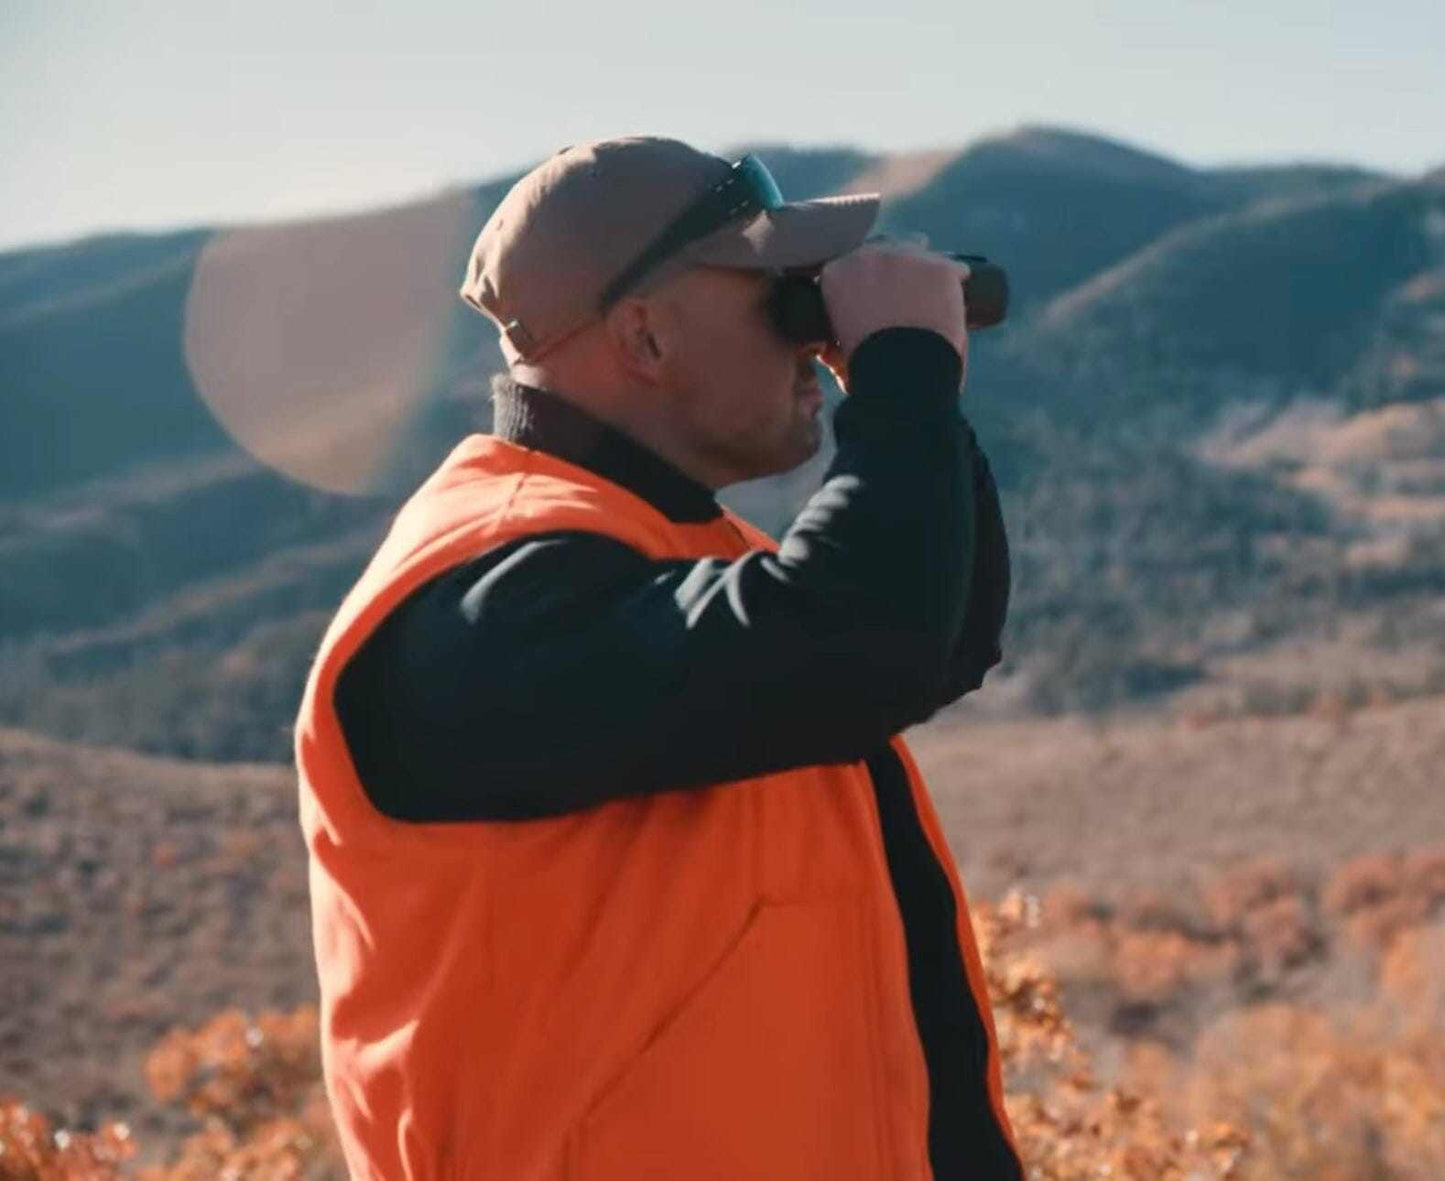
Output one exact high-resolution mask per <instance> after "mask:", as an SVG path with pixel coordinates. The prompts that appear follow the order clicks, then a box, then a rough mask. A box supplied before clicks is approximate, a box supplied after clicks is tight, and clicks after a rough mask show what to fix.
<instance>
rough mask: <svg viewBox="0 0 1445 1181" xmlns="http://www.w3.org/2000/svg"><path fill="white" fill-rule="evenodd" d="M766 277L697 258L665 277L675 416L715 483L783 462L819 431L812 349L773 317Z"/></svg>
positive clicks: (804, 449) (799, 453)
mask: <svg viewBox="0 0 1445 1181" xmlns="http://www.w3.org/2000/svg"><path fill="white" fill-rule="evenodd" d="M771 287H772V276H771V274H770V273H768V272H765V271H753V270H742V269H735V268H731V267H712V266H698V267H693V268H690V269H689V270H687V271H685V272H683V273H682V274H681V275H680V276H678V278H677V280H676V282H675V283H674V284H673V285H672V291H673V300H672V307H673V310H674V312H675V314H676V317H677V319H676V321H675V327H676V328H677V332H676V335H675V337H674V341H673V343H674V347H675V349H676V354H675V356H674V357H673V358H672V360H673V362H674V364H675V368H674V372H673V381H672V385H673V388H674V390H675V391H676V396H677V397H678V399H679V401H678V404H677V406H676V414H674V415H672V416H671V417H672V418H673V422H674V426H675V428H676V429H677V430H678V431H680V432H682V433H683V434H684V436H685V438H684V439H683V440H680V441H682V442H685V443H686V445H687V446H688V447H689V448H690V449H691V450H692V451H693V452H694V453H695V454H696V455H698V457H699V458H700V459H702V460H703V461H704V462H705V463H706V465H707V467H708V468H709V470H712V471H715V472H717V473H719V475H718V477H717V478H716V479H715V480H714V481H713V483H714V485H715V486H718V487H721V486H722V485H723V484H724V483H737V482H738V481H740V480H749V479H755V478H757V477H760V476H768V475H773V474H775V473H777V472H785V471H789V470H791V469H792V468H795V467H797V466H798V465H799V464H801V463H804V462H806V461H807V460H808V459H810V458H811V457H812V456H813V455H814V454H815V453H816V452H817V450H818V448H819V446H821V444H822V440H823V420H822V406H823V391H822V387H821V385H820V384H819V381H818V374H817V371H816V369H815V368H814V364H813V361H812V358H813V357H814V356H816V354H817V352H818V350H819V348H820V347H821V343H820V344H818V345H797V344H793V343H791V342H789V341H787V340H785V339H784V338H783V337H782V336H780V335H779V334H778V332H777V330H776V329H775V328H774V327H773V326H772V324H771V322H770V320H769V318H768V311H767V298H768V293H769V291H770V290H771Z"/></svg>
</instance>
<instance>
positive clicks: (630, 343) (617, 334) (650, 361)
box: [607, 297, 666, 381]
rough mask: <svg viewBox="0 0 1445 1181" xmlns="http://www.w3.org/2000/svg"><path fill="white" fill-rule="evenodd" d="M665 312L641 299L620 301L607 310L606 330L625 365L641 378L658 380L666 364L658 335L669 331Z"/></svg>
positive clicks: (625, 298)
mask: <svg viewBox="0 0 1445 1181" xmlns="http://www.w3.org/2000/svg"><path fill="white" fill-rule="evenodd" d="M662 319H663V313H662V312H661V309H660V308H659V307H658V305H657V304H656V303H654V302H651V301H648V300H646V299H641V298H627V297H624V298H623V299H621V300H619V301H618V303H617V305H616V306H615V307H613V308H611V309H610V310H609V311H608V313H607V330H608V334H609V335H610V336H611V337H612V341H613V345H614V347H615V348H616V350H617V354H618V356H619V358H620V359H621V361H622V364H623V366H624V367H625V368H626V369H627V370H628V371H629V372H631V373H635V374H637V375H638V376H639V377H644V378H647V379H648V380H651V381H656V380H657V379H658V377H659V375H660V374H661V371H662V369H663V367H664V365H665V356H664V354H665V349H664V347H663V345H662V344H661V343H660V341H659V336H660V335H663V334H665V333H666V326H665V325H664V324H663V323H662Z"/></svg>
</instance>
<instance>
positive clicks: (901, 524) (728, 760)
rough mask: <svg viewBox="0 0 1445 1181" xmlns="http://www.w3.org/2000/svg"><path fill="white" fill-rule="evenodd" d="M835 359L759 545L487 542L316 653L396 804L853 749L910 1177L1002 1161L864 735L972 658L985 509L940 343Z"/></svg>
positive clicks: (547, 409) (500, 400)
mask: <svg viewBox="0 0 1445 1181" xmlns="http://www.w3.org/2000/svg"><path fill="white" fill-rule="evenodd" d="M849 370H850V392H849V395H848V396H847V397H846V398H844V399H843V402H842V403H841V404H840V406H839V407H838V409H837V410H836V411H835V413H834V419H833V424H834V433H835V436H836V439H837V443H838V450H837V454H836V456H835V458H834V460H833V462H832V464H831V466H830V467H829V468H828V470H827V472H826V473H825V475H824V477H823V482H822V486H821V487H820V488H819V490H818V491H817V493H815V494H814V496H813V497H812V498H811V499H810V500H809V501H808V503H807V504H806V505H805V506H804V507H803V509H802V511H801V512H799V514H798V516H797V518H796V519H795V520H794V522H793V524H792V526H791V527H790V528H789V529H788V531H787V532H786V534H785V535H784V536H783V537H782V539H781V543H780V548H779V550H778V552H777V553H776V554H769V553H766V552H762V551H753V552H751V553H749V554H747V555H744V556H743V557H741V558H738V559H736V560H735V561H731V562H728V561H725V560H723V559H721V558H705V559H701V560H696V561H694V560H676V561H653V560H652V559H650V558H648V557H647V556H645V555H643V554H642V553H640V552H638V551H636V550H633V549H631V548H630V547H629V546H627V545H626V544H624V543H622V542H620V541H618V540H616V539H615V538H611V537H604V536H601V535H598V534H591V533H582V532H558V533H550V534H545V535H534V536H529V537H525V538H522V539H520V540H516V541H513V542H510V543H506V544H503V545H499V546H497V547H496V548H495V549H493V550H491V551H489V552H487V553H485V554H483V555H480V556H479V557H477V558H475V559H473V560H471V561H469V562H466V563H464V564H462V565H460V566H458V567H456V568H454V569H452V570H450V571H447V572H445V573H444V574H442V575H440V576H438V577H436V578H434V579H432V580H431V581H430V582H428V583H426V584H425V585H423V586H422V587H420V588H419V589H418V590H416V591H415V592H413V593H412V594H411V595H410V596H409V597H408V598H407V599H406V600H405V601H404V602H403V603H402V604H401V605H400V606H399V607H397V608H396V609H395V610H394V611H393V612H392V613H391V614H390V615H389V616H388V617H387V619H385V620H384V621H383V622H382V624H381V625H380V626H379V627H378V628H377V629H376V630H375V631H374V632H373V633H372V635H371V636H370V637H368V639H367V640H366V642H365V643H363V645H362V646H361V647H360V649H359V650H358V651H357V652H356V654H355V655H354V656H353V657H352V659H351V660H350V661H349V662H348V664H347V666H346V667H345V668H344V669H343V670H342V673H341V675H340V677H339V679H338V685H337V690H336V708H337V714H338V717H339V718H340V721H341V726H342V730H343V733H344V735H345V737H346V740H347V743H348V746H349V748H350V750H351V753H352V757H353V760H354V762H355V764H356V766H357V769H358V771H359V774H360V777H361V780H362V783H363V785H364V787H365V789H366V791H367V793H368V795H369V796H370V798H371V799H372V801H373V802H374V804H375V805H376V807H377V808H378V809H380V810H381V811H382V812H383V813H385V814H386V815H388V816H391V817H393V818H395V819H397V820H399V821H447V820H503V821H519V820H525V819H526V818H528V817H533V816H544V815H555V814H558V813H562V812H567V811H572V810H576V809H581V808H586V807H588V806H590V805H592V804H596V803H599V802H602V801H604V800H607V799H611V798H615V797H616V796H619V795H622V794H629V793H638V792H646V791H651V790H672V789H677V788H684V787H689V786H697V785H704V784H709V783H718V782H723V781H727V780H732V779H739V778H744V777H748V776H753V775H759V774H764V773H767V772H770V771H775V770H781V769H784V768H788V767H793V766H800V765H808V764H813V763H826V762H853V761H857V760H859V759H866V760H867V763H868V767H869V770H870V772H871V774H872V778H873V781H874V784H875V789H876V792H877V796H878V803H879V812H880V818H881V827H882V839H883V843H884V847H885V850H886V853H887V857H888V862H889V867H890V871H891V875H892V878H893V883H894V889H895V893H896V895H897V898H898V903H899V910H900V914H901V916H902V919H903V924H904V930H905V935H906V938H907V944H908V951H909V962H910V969H911V989H912V993H913V1001H914V1011H915V1015H916V1017H917V1020H918V1025H919V1033H920V1038H921V1040H922V1042H923V1046H924V1051H925V1057H926V1059H927V1061H928V1065H929V1075H930V1090H931V1094H932V1098H933V1104H932V1112H931V1117H930V1147H931V1151H932V1155H933V1160H934V1169H935V1173H936V1175H937V1177H938V1178H939V1181H945V1179H947V1178H952V1177H961V1176H965V1175H966V1176H970V1177H979V1178H994V1177H999V1178H1004V1177H1009V1178H1012V1177H1017V1176H1020V1175H1021V1171H1020V1170H1019V1169H1018V1167H1017V1162H1016V1161H1015V1160H1014V1158H1013V1155H1012V1153H1011V1152H1010V1151H1009V1150H1008V1147H1007V1144H1006V1142H1005V1140H1004V1138H1003V1137H1002V1135H1001V1133H1000V1131H999V1129H998V1128H997V1127H996V1125H995V1122H994V1119H993V1116H992V1113H991V1109H990V1107H989V1104H988V1102H987V1098H986V1095H985V1093H984V1090H983V1088H984V1070H983V1054H984V1052H985V1050H986V1041H985V1038H984V1035H983V1028H982V1024H981V1019H980V1017H979V1014H978V1013H977V1012H976V1010H975V1008H974V1006H973V1003H972V994H971V992H970V990H969V988H968V984H967V981H966V980H965V978H964V975H963V969H962V957H961V955H960V951H959V948H958V943H957V938H956V933H955V930H954V919H955V915H954V905H953V897H952V892H951V890H950V889H949V886H948V882H947V879H946V877H945V875H944V871H943V869H942V867H941V866H940V865H939V864H938V862H937V859H936V858H935V857H934V856H933V855H932V852H931V850H930V848H929V846H928V843H927V838H926V836H925V835H924V833H923V830H922V828H921V827H920V826H919V823H918V818H917V814H916V812H915V811H914V808H913V803H912V797H911V795H910V792H909V788H908V781H907V777H906V773H905V771H904V769H903V767H902V765H901V764H900V763H899V761H898V759H897V756H896V755H895V754H894V752H893V751H892V749H891V748H890V747H889V746H888V744H887V740H888V737H889V736H890V735H892V734H894V733H896V732H898V731H899V730H901V729H904V728H905V727H907V726H909V725H912V724H914V723H916V722H920V721H923V720H925V719H926V718H928V717H931V716H932V715H933V714H934V713H936V712H937V711H938V710H939V709H940V708H941V707H942V706H944V705H946V704H948V703H949V702H952V701H954V700H956V699H957V698H959V697H960V696H962V695H963V694H964V693H967V692H968V691H970V690H972V689H976V688H977V687H978V686H979V685H980V684H981V682H982V680H983V676H984V673H985V672H986V671H987V670H988V669H989V668H991V667H992V666H993V665H994V664H996V663H997V662H998V661H999V659H1000V656H1001V653H1000V649H999V636H1000V632H1001V630H1002V627H1003V623H1004V616H1005V612H1006V610H1007V604H1008V593H1009V560H1008V546H1007V541H1006V537H1005V533H1004V526H1003V519H1002V516H1001V514H1000V511H999V504H998V497H997V492H996V490H995V487H994V482H993V478H992V475H991V473H990V471H989V466H988V462H987V460H986V459H985V458H984V455H983V453H982V451H980V450H979V448H978V445H977V442H976V439H975V437H974V433H973V430H972V428H971V427H970V426H969V424H968V422H967V421H966V420H965V419H964V417H963V416H962V414H961V413H960V412H959V408H958V387H959V381H960V378H961V376H962V371H961V364H960V360H959V357H958V354H957V352H956V351H955V350H954V349H953V347H952V345H950V344H949V343H948V341H946V340H945V339H944V338H943V337H942V336H940V335H938V334H936V333H933V332H931V331H928V330H926V329H920V328H890V329H885V330H883V331H880V332H875V333H874V334H873V335H871V336H870V337H868V338H867V340H865V341H864V342H863V343H862V344H860V345H859V346H858V348H857V349H856V350H855V351H854V353H853V356H852V357H851V358H850V364H849ZM493 401H494V425H493V430H494V432H495V433H496V434H497V435H499V436H501V437H503V438H506V439H510V440H512V441H514V442H516V443H519V444H521V445H523V446H527V447H533V448H537V449H540V450H546V451H549V452H551V453H553V454H555V455H558V456H560V457H561V458H563V459H566V460H568V461H570V462H572V463H576V464H578V465H580V466H584V467H587V468H589V469H591V470H592V471H594V472H596V473H598V474H599V475H601V476H603V477H604V478H606V479H608V480H611V481H612V482H614V483H616V484H619V485H621V486H623V487H625V488H628V489H630V490H631V491H633V492H634V493H636V494H637V495H639V496H642V497H643V498H645V499H646V500H648V501H649V502H651V503H652V504H653V505H654V506H656V507H657V508H658V509H659V510H661V511H662V512H663V513H665V514H666V515H667V516H668V517H670V518H671V519H673V520H675V521H705V520H709V519H713V518H715V517H716V516H717V515H718V514H719V513H720V512H721V510H720V508H719V506H718V504H717V501H716V499H715V498H714V496H713V494H712V492H711V491H710V490H709V489H708V488H706V487H705V486H703V485H701V484H699V483H697V482H696V481H694V480H692V479H691V478H690V477H688V476H687V475H686V474H684V473H683V472H681V471H679V470H678V469H676V468H675V467H673V466H672V465H671V464H669V463H667V462H666V461H665V460H663V459H662V458H661V457H660V456H658V455H656V454H654V453H653V452H651V451H649V450H647V449H646V448H644V447H642V446H641V445H639V444H638V443H636V442H634V441H633V440H632V439H630V438H629V437H627V436H626V435H624V434H622V433H620V432H619V431H616V430H614V429H613V428H611V427H610V426H608V425H606V424H604V423H602V422H600V421H599V420H597V419H596V418H594V417H592V416H591V415H588V414H586V413H584V412H583V411H582V410H580V409H579V408H577V407H575V406H573V405H572V404H570V403H568V402H566V401H564V400H562V399H561V398H559V397H557V396H556V395H555V394H551V393H549V392H548V391H545V390H540V389H534V388H531V387H528V386H523V385H519V384H517V383H515V382H511V381H507V380H499V381H498V382H497V383H495V393H494V398H493ZM643 727H645V730H646V737H645V740H643V741H639V740H638V731H639V729H640V728H643ZM503 785H506V786H503ZM517 785H521V786H520V787H519V786H517Z"/></svg>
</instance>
